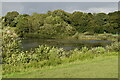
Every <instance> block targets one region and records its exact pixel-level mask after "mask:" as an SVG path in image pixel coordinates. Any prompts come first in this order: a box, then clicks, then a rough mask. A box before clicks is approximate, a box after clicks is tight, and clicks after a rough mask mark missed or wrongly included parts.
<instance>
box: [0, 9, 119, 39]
mask: <svg viewBox="0 0 120 80" xmlns="http://www.w3.org/2000/svg"><path fill="white" fill-rule="evenodd" d="M119 14H120V11H115V12H112V13H109V14H105V13H93V14H92V13H83V12H79V11H75V12H73V13H67V12H65V11H64V10H61V9H58V10H54V11H48V12H47V13H46V14H38V13H33V14H32V15H27V14H23V15H21V14H19V13H18V12H15V11H13V12H8V13H7V14H6V15H5V16H4V17H2V21H3V25H4V26H10V27H16V32H17V34H18V35H19V36H21V37H29V34H35V35H40V36H41V37H42V38H47V37H50V38H52V37H57V36H59V37H63V38H64V37H65V36H73V35H74V34H75V33H77V32H78V33H84V32H85V34H88V35H89V34H90V35H91V34H94V33H104V32H106V33H113V34H119V33H120V32H119V31H120V27H119ZM42 35H43V36H42ZM30 37H31V36H30ZM36 37H37V36H36ZM41 37H39V38H41ZM104 39H105V37H103V40H104Z"/></svg>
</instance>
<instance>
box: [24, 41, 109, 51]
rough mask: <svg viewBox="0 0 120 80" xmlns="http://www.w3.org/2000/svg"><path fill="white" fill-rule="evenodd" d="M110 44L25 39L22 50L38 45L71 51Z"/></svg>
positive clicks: (102, 42)
mask: <svg viewBox="0 0 120 80" xmlns="http://www.w3.org/2000/svg"><path fill="white" fill-rule="evenodd" d="M108 44H110V42H107V41H95V40H93V41H89V40H86V41H75V40H58V39H26V40H23V48H24V49H25V50H29V48H35V47H38V46H39V45H48V46H55V47H58V48H63V49H65V50H71V49H75V48H79V49H80V48H82V47H88V48H92V47H98V46H102V47H104V46H106V45H108Z"/></svg>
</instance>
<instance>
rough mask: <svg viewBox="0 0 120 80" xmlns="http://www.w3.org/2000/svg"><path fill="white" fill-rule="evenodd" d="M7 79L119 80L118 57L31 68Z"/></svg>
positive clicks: (7, 75) (13, 74)
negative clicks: (67, 79) (108, 79)
mask: <svg viewBox="0 0 120 80" xmlns="http://www.w3.org/2000/svg"><path fill="white" fill-rule="evenodd" d="M3 77H5V78H117V77H118V57H117V56H116V55H113V56H99V57H96V58H94V59H91V60H89V59H88V60H84V61H79V60H78V61H75V62H71V63H65V64H61V65H57V66H47V67H44V68H29V69H28V70H27V71H26V72H20V73H14V72H13V73H12V74H6V75H3Z"/></svg>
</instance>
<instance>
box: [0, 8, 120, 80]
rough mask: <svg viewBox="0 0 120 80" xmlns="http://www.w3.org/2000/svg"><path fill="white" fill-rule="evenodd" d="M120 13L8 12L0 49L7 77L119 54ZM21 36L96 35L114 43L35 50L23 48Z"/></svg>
mask: <svg viewBox="0 0 120 80" xmlns="http://www.w3.org/2000/svg"><path fill="white" fill-rule="evenodd" d="M119 13H120V12H119V11H116V12H112V13H109V14H105V13H96V14H92V13H83V12H73V13H67V12H65V11H63V10H55V11H48V13H46V14H38V13H33V14H32V15H28V14H19V13H18V12H16V11H13V12H8V13H7V14H6V15H5V16H3V17H2V18H1V21H0V22H1V23H2V24H3V25H2V26H1V27H2V29H3V30H2V33H3V35H2V39H3V40H2V50H3V52H1V53H0V54H2V63H3V64H2V67H3V70H2V74H3V77H4V78H5V77H7V78H8V77H10V75H12V77H14V75H16V74H19V73H22V72H23V73H27V72H26V71H27V70H31V69H33V70H36V69H41V68H45V67H46V66H48V67H49V66H59V65H62V64H69V63H70V64H72V62H75V61H81V62H82V61H85V60H92V59H93V60H94V59H95V58H96V57H103V58H104V56H106V57H107V56H108V57H109V56H118V53H119V52H120V42H119V41H120V35H119V33H120V32H119V30H120V27H119V22H118V21H119V19H120V18H118V14H119ZM21 38H23V39H24V38H61V39H78V40H79V39H85V40H86V39H87V40H88V39H90V40H91V39H92V40H108V41H113V43H112V44H111V45H107V46H106V47H99V46H98V47H95V48H90V49H89V48H87V47H82V48H81V49H78V48H76V49H74V50H68V51H67V50H63V48H57V47H54V46H47V45H41V46H39V47H38V48H34V49H33V50H30V51H23V50H22V49H21V48H20V45H21V40H20V39H21ZM109 63H110V62H109ZM110 64H111V63H110ZM97 73H99V72H97ZM114 73H116V72H114ZM56 74H59V72H58V73H56ZM98 75H99V74H98ZM113 75H114V76H115V74H113ZM96 76H97V74H96ZM18 77H19V76H18ZM27 77H29V76H27ZM31 77H32V76H31ZM68 77H69V76H68ZM96 78H97V77H96Z"/></svg>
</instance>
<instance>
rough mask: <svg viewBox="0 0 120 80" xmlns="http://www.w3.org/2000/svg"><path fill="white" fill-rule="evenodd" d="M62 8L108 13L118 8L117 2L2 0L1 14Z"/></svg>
mask: <svg viewBox="0 0 120 80" xmlns="http://www.w3.org/2000/svg"><path fill="white" fill-rule="evenodd" d="M56 9H63V10H65V11H67V12H70V13H72V12H74V11H82V12H91V13H99V12H104V13H109V12H113V11H117V10H118V2H3V3H2V15H5V14H6V13H7V12H8V11H18V12H19V13H20V14H23V13H26V14H32V13H33V12H37V13H46V12H47V11H48V10H50V11H53V10H56Z"/></svg>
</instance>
